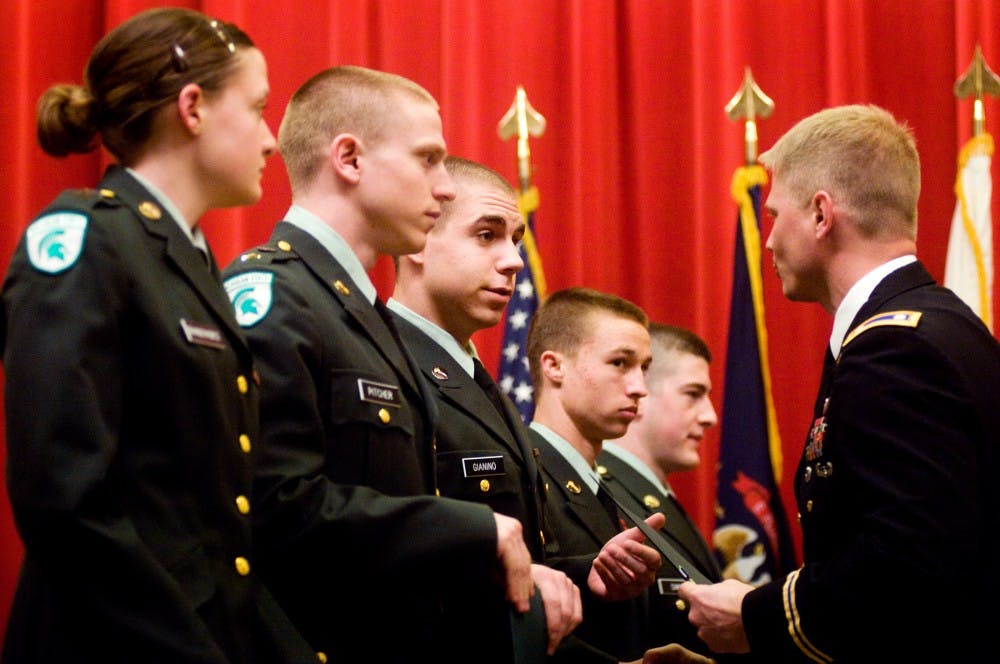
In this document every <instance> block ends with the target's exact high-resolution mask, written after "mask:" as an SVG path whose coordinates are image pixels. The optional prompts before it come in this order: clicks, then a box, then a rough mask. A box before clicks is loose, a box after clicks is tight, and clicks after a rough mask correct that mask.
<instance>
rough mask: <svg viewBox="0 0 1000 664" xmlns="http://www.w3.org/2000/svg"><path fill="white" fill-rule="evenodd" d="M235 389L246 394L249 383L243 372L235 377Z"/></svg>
mask: <svg viewBox="0 0 1000 664" xmlns="http://www.w3.org/2000/svg"><path fill="white" fill-rule="evenodd" d="M236 389H237V390H239V391H240V394H246V393H247V392H248V391H249V390H250V385H249V384H248V383H247V377H246V376H244V375H243V374H240V375H239V376H237V377H236Z"/></svg>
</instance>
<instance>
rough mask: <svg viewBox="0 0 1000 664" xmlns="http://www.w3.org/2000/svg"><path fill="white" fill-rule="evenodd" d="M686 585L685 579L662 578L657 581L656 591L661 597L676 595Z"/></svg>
mask: <svg viewBox="0 0 1000 664" xmlns="http://www.w3.org/2000/svg"><path fill="white" fill-rule="evenodd" d="M682 583H684V579H668V578H665V577H664V578H660V579H657V580H656V589H657V590H658V591H659V592H660V594H661V595H676V594H677V589H678V588H680V587H681V584H682Z"/></svg>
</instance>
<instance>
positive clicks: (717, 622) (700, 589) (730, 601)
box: [677, 579, 753, 653]
mask: <svg viewBox="0 0 1000 664" xmlns="http://www.w3.org/2000/svg"><path fill="white" fill-rule="evenodd" d="M751 590H753V586H751V585H748V584H746V583H741V582H740V581H736V580H735V579H727V580H725V581H723V582H722V583H714V584H712V585H705V584H694V583H691V582H690V581H688V582H687V583H683V584H681V586H680V588H678V589H677V594H678V595H680V598H681V599H683V600H684V601H685V602H687V605H688V606H689V607H690V610H689V611H688V620H690V621H691V623H692V624H693V625H694V626H695V627H697V628H698V638H700V639H701V640H702V641H704V642H705V643H707V644H708V647H709V648H711V649H712V650H714V651H715V652H735V653H741V652H750V642H749V641H747V634H746V631H745V630H744V629H743V598H744V597H745V596H746V594H747V593H748V592H750V591H751Z"/></svg>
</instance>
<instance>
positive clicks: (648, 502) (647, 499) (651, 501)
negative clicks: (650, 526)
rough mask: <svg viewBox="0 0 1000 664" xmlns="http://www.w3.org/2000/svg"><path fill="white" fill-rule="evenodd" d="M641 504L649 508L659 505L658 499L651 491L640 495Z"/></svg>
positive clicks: (653, 508)
mask: <svg viewBox="0 0 1000 664" xmlns="http://www.w3.org/2000/svg"><path fill="white" fill-rule="evenodd" d="M642 504H643V505H645V506H646V507H648V508H649V509H651V510H655V509H656V508H658V507H659V506H660V499H659V498H657V497H656V496H654V495H653V494H651V493H647V494H646V495H645V496H643V497H642Z"/></svg>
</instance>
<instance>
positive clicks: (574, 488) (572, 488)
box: [566, 480, 582, 494]
mask: <svg viewBox="0 0 1000 664" xmlns="http://www.w3.org/2000/svg"><path fill="white" fill-rule="evenodd" d="M566 488H567V489H568V490H569V492H570V493H575V494H579V493H580V492H581V491H582V489H581V488H580V485H579V484H577V483H576V482H574V481H573V480H569V481H568V482H566Z"/></svg>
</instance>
